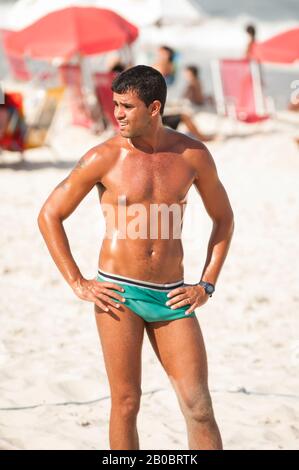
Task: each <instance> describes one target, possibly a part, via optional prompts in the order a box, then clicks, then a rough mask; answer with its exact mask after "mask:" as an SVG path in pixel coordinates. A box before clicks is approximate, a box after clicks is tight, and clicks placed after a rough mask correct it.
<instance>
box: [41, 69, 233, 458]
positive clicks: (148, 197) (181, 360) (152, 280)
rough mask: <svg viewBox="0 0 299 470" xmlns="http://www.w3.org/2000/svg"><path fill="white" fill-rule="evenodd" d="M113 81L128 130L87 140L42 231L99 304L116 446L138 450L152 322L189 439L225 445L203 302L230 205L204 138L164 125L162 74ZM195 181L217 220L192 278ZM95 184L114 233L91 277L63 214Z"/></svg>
mask: <svg viewBox="0 0 299 470" xmlns="http://www.w3.org/2000/svg"><path fill="white" fill-rule="evenodd" d="M112 90H113V100H114V104H115V117H116V119H117V120H118V122H119V126H120V128H119V134H118V135H116V136H114V137H112V138H111V139H109V140H107V141H105V142H104V143H101V144H100V145H98V146H96V147H93V148H92V149H90V150H89V151H88V152H87V153H86V154H85V155H83V157H82V158H81V159H80V160H79V162H78V164H77V165H76V166H75V168H74V169H73V170H72V171H71V172H70V174H69V175H68V176H67V177H66V178H65V179H64V180H63V181H62V182H61V183H59V184H58V186H57V187H56V188H55V189H54V190H53V192H52V193H51V194H50V195H49V197H48V199H47V200H46V201H45V203H44V205H43V207H42V208H41V210H40V213H39V216H38V224H39V228H40V230H41V233H42V235H43V237H44V239H45V242H46V244H47V246H48V249H49V252H50V254H51V256H52V258H53V260H54V261H55V263H56V265H57V267H58V269H59V270H60V272H61V274H62V276H63V277H64V279H65V280H66V282H67V283H68V284H69V285H70V287H71V288H72V290H73V292H74V294H75V295H76V296H77V297H79V298H80V299H82V300H86V301H90V302H92V303H94V309H95V319H96V323H97V328H98V332H99V338H100V341H101V346H102V350H103V356H104V361H105V367H106V371H107V376H108V380H109V386H110V392H111V414H110V424H109V436H110V447H111V449H113V450H114V449H122V450H133V449H139V436H138V431H137V425H136V423H137V415H138V412H139V409H140V399H141V395H142V390H141V362H142V357H141V356H142V355H141V351H142V343H143V337H144V332H145V331H146V333H147V335H148V337H149V339H150V342H151V344H152V347H153V349H154V351H155V353H156V355H157V358H158V360H159V361H160V363H161V365H162V367H163V368H164V369H165V371H166V373H167V374H168V376H169V379H170V381H171V383H172V385H173V387H174V390H175V392H176V394H177V398H178V402H179V405H180V409H181V411H182V413H183V416H184V418H185V421H186V426H187V437H188V445H189V448H190V449H211V450H212V449H213V450H216V449H222V441H221V436H220V432H219V429H218V426H217V424H216V420H215V416H214V412H213V406H212V402H211V396H210V392H209V387H208V368H207V357H206V351H205V346H204V340H203V337H202V333H201V328H200V325H199V321H198V319H197V317H196V313H195V310H196V309H199V310H198V311H199V312H201V314H204V309H203V307H204V304H205V303H206V302H207V301H208V300H209V299H210V297H211V295H212V293H213V292H214V290H215V284H216V281H217V278H218V276H219V274H220V270H221V268H222V265H223V263H224V261H225V258H226V255H227V253H228V250H229V245H230V241H231V238H232V234H233V227H234V222H233V211H232V208H231V205H230V202H229V199H228V196H227V193H226V191H225V189H224V187H223V185H222V183H221V182H220V180H219V177H218V174H217V169H216V166H215V163H214V160H213V158H212V156H211V155H210V153H209V151H208V150H207V148H206V147H205V146H204V144H202V143H201V142H200V141H198V140H195V139H192V138H190V137H188V136H186V135H184V134H180V133H178V132H176V131H174V130H172V129H168V128H165V127H164V126H163V125H162V115H163V109H164V105H165V100H166V83H165V80H164V78H163V76H162V75H161V73H160V72H158V71H157V70H155V69H154V68H152V67H148V66H143V65H139V66H136V67H132V68H131V69H128V70H126V71H124V72H122V73H121V74H120V75H118V76H117V77H116V79H115V80H114V82H113V84H112ZM192 185H194V186H195V188H196V190H197V191H198V193H199V195H200V196H201V198H202V200H203V202H204V205H205V208H206V211H207V213H208V214H209V216H210V217H211V219H212V221H213V229H212V232H211V236H210V240H209V244H208V249H207V257H206V261H205V264H204V267H203V270H202V273H201V275H199V274H198V282H196V284H186V283H185V282H184V267H183V247H182V240H181V230H182V225H183V212H184V207H185V203H186V198H187V194H188V191H189V189H190V188H191V186H192ZM95 186H96V187H97V189H98V193H99V199H100V203H101V206H102V209H103V213H104V216H105V221H106V233H105V236H104V240H103V243H102V247H101V250H100V254H99V261H98V273H97V276H96V278H94V279H85V278H84V276H83V275H82V273H81V271H80V269H79V267H78V266H77V264H76V262H75V260H74V258H73V256H72V253H71V250H70V245H69V242H68V238H67V235H66V233H65V230H64V227H63V222H64V220H65V219H66V218H67V217H69V216H70V215H71V213H72V212H73V211H74V210H75V209H76V207H77V206H78V204H79V203H80V202H81V201H82V199H83V198H84V197H85V196H86V195H87V194H88V193H89V192H90V191H91V189H92V188H94V187H95ZM136 213H137V216H136V217H134V216H135V215H136ZM157 214H158V217H155V216H156V215H157ZM160 439H161V441H162V440H163V436H161V437H160Z"/></svg>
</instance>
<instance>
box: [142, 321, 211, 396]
mask: <svg viewBox="0 0 299 470" xmlns="http://www.w3.org/2000/svg"><path fill="white" fill-rule="evenodd" d="M146 329H147V334H148V337H149V339H150V342H151V344H152V347H153V349H154V351H155V353H156V355H157V357H158V359H159V360H160V362H161V364H162V366H163V368H164V369H165V371H166V373H167V375H168V376H169V379H170V380H171V382H172V384H173V386H174V388H175V390H176V392H177V394H178V396H179V399H180V401H181V400H182V401H183V402H188V401H190V400H192V399H193V398H192V397H196V396H197V395H198V394H208V367H207V356H206V350H205V345H204V340H203V336H202V333H201V329H200V326H199V323H198V320H197V318H196V317H189V318H188V317H186V318H180V319H178V320H173V321H169V322H154V323H148V324H147V325H146Z"/></svg>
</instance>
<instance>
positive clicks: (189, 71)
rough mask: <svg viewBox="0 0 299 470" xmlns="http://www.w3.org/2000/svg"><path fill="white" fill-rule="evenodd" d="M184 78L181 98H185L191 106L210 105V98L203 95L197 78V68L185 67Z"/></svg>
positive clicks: (193, 66)
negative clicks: (184, 84) (184, 85)
mask: <svg viewBox="0 0 299 470" xmlns="http://www.w3.org/2000/svg"><path fill="white" fill-rule="evenodd" d="M184 76H185V79H186V82H187V85H186V87H185V89H184V91H183V95H182V96H183V98H186V99H187V100H189V101H190V103H191V104H193V105H196V106H202V105H204V104H208V103H209V104H210V103H212V101H213V100H212V97H211V96H205V95H204V92H203V89H202V84H201V81H200V78H199V68H198V67H197V66H196V65H187V66H186V67H185V69H184Z"/></svg>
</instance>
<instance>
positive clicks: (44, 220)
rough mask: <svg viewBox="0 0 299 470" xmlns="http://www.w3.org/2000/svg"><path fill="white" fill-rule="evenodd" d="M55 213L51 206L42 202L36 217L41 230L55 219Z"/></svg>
mask: <svg viewBox="0 0 299 470" xmlns="http://www.w3.org/2000/svg"><path fill="white" fill-rule="evenodd" d="M57 218H58V217H57V215H56V214H55V213H54V212H53V210H52V209H51V207H50V206H49V205H47V204H44V205H43V207H42V208H41V210H40V212H39V214H38V217H37V225H38V227H39V229H40V231H41V232H43V231H44V230H45V228H46V227H47V226H48V225H49V224H50V223H51V222H52V221H53V220H54V219H55V220H56V219H57Z"/></svg>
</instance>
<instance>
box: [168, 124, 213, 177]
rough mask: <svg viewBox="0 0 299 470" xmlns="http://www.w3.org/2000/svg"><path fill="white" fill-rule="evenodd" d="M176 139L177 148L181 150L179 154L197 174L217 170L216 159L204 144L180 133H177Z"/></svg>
mask: <svg viewBox="0 0 299 470" xmlns="http://www.w3.org/2000/svg"><path fill="white" fill-rule="evenodd" d="M174 138H176V139H177V141H176V147H177V149H178V150H179V152H178V153H180V154H181V155H182V157H183V158H184V160H185V161H186V162H187V163H188V164H189V165H190V166H192V168H193V169H194V170H195V171H196V173H204V172H205V171H207V170H209V169H212V168H215V162H214V159H213V157H212V155H211V153H210V151H209V150H208V148H207V147H206V146H205V144H204V143H203V142H201V141H200V140H198V139H193V138H192V137H189V136H187V135H185V134H182V133H180V132H176V136H175V137H174Z"/></svg>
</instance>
